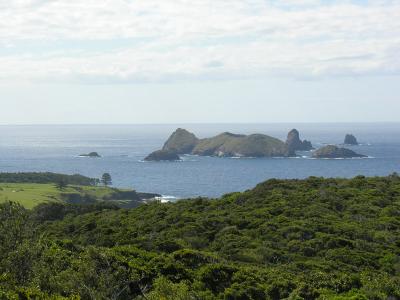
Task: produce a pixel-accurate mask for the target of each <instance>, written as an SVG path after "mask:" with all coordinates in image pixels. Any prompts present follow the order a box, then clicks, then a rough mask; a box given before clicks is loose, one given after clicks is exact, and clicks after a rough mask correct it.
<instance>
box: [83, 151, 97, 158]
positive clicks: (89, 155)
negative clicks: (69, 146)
mask: <svg viewBox="0 0 400 300" xmlns="http://www.w3.org/2000/svg"><path fill="white" fill-rule="evenodd" d="M79 156H80V157H92V158H99V157H101V155H100V154H99V153H97V152H90V153H84V154H80V155H79Z"/></svg>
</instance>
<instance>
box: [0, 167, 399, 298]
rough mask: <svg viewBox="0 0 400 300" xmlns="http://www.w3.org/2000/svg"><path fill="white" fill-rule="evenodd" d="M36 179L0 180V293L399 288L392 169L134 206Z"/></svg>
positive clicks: (289, 294)
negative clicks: (85, 199) (71, 196)
mask: <svg viewBox="0 0 400 300" xmlns="http://www.w3.org/2000/svg"><path fill="white" fill-rule="evenodd" d="M0 178H1V176H0ZM7 184H8V185H9V187H8V188H7V187H6V185H7ZM36 185H37V186H35V184H34V183H29V184H28V183H26V186H25V187H23V186H22V187H20V189H25V190H26V191H27V193H26V195H23V193H22V191H21V192H18V193H22V194H18V193H17V192H16V193H12V192H10V190H13V189H14V190H15V189H16V188H18V186H19V185H16V184H11V183H4V184H2V188H3V189H4V190H3V192H4V193H5V194H7V195H9V196H8V197H9V200H12V201H8V200H6V201H4V200H2V203H1V204H0V225H1V226H0V299H144V300H145V299H151V300H153V299H168V300H169V299H171V300H172V299H174V300H175V299H177V300H186V299H187V300H189V299H229V300H234V299H240V300H241V299H243V300H244V299H335V300H342V299H353V300H359V299H385V300H386V299H400V256H399V255H400V177H399V176H398V175H397V174H392V175H390V176H387V177H372V178H368V177H364V176H358V177H355V178H353V179H340V178H326V179H324V178H318V177H310V178H308V179H304V180H277V179H271V180H268V181H266V182H264V183H261V184H259V185H257V186H256V187H255V188H254V189H252V190H248V191H245V192H243V193H232V194H227V195H225V196H222V197H221V198H219V199H206V198H196V199H188V200H181V201H178V202H176V203H165V204H164V203H161V202H158V201H153V202H148V203H145V204H142V205H139V206H138V207H136V208H133V209H124V208H120V207H118V206H116V205H110V204H109V203H108V202H107V201H97V202H95V203H83V204H82V203H79V204H71V203H68V202H66V201H62V199H61V198H60V199H58V198H57V197H59V196H60V192H59V191H57V190H54V189H53V188H52V187H51V184H50V183H46V184H36ZM64 189H65V191H64V193H70V192H74V193H75V190H76V186H70V185H67V187H64ZM86 189H87V190H86ZM92 189H93V190H92ZM97 189H98V190H97ZM106 189H109V188H108V187H96V186H86V187H85V188H84V190H86V192H87V193H91V192H93V193H95V194H96V193H98V194H101V195H103V194H107V193H108V190H106ZM28 192H29V193H28ZM1 193H2V191H0V194H1ZM19 195H21V198H20V197H19ZM22 196H23V197H22ZM30 197H31V198H32V199H37V200H40V199H41V202H42V203H41V204H39V205H36V206H33V205H32V203H30V202H29V198H30ZM41 197H42V198H41ZM22 198H23V199H22ZM54 198H56V199H54ZM101 198H103V200H104V199H105V198H104V197H101ZM18 199H20V200H18ZM111 202H112V201H111ZM24 206H26V207H24Z"/></svg>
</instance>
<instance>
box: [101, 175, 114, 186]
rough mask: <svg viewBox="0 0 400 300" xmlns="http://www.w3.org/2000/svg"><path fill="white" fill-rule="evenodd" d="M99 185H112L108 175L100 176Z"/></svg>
mask: <svg viewBox="0 0 400 300" xmlns="http://www.w3.org/2000/svg"><path fill="white" fill-rule="evenodd" d="M101 183H102V184H104V185H105V186H109V185H112V179H111V175H110V174H109V173H104V174H103V176H101Z"/></svg>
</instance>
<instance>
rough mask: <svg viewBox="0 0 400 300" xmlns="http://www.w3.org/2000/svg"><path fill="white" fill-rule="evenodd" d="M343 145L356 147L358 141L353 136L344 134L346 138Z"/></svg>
mask: <svg viewBox="0 0 400 300" xmlns="http://www.w3.org/2000/svg"><path fill="white" fill-rule="evenodd" d="M344 144H345V145H353V146H356V145H358V141H357V139H356V137H355V136H354V135H352V134H346V137H345V138H344Z"/></svg>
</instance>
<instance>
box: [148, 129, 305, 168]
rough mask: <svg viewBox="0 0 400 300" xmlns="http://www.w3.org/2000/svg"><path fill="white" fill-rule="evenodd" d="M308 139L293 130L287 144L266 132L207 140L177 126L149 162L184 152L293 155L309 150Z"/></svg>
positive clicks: (265, 155) (228, 135) (221, 154)
mask: <svg viewBox="0 0 400 300" xmlns="http://www.w3.org/2000/svg"><path fill="white" fill-rule="evenodd" d="M310 149H312V145H311V143H310V142H308V141H301V140H300V138H299V132H298V131H297V130H295V129H294V130H292V131H291V133H289V135H288V141H287V142H286V143H285V142H283V141H281V140H279V139H277V138H274V137H271V136H268V135H265V134H250V135H244V134H234V133H230V132H224V133H221V134H219V135H217V136H214V137H211V138H205V139H199V138H197V137H196V136H195V135H194V134H193V133H191V132H189V131H187V130H186V129H182V128H178V129H177V130H176V131H175V132H174V133H173V134H172V135H171V136H170V137H169V139H168V140H167V141H166V142H165V144H164V147H163V148H162V149H161V150H158V151H155V152H153V153H151V154H150V155H149V156H147V157H146V158H145V160H146V161H161V160H170V161H173V160H177V157H179V155H182V154H193V155H200V156H216V157H291V156H295V155H296V150H310Z"/></svg>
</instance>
